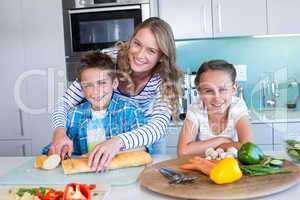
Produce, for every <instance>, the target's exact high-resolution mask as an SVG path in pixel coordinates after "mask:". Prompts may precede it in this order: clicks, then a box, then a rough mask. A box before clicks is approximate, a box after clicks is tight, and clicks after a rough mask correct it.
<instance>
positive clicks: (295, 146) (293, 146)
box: [286, 140, 300, 161]
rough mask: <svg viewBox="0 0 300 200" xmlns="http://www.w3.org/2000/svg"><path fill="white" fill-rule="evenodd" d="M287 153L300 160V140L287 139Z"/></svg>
mask: <svg viewBox="0 0 300 200" xmlns="http://www.w3.org/2000/svg"><path fill="white" fill-rule="evenodd" d="M286 144H287V147H286V148H287V153H288V155H289V156H290V157H291V158H292V159H293V160H294V161H299V160H300V141H297V140H286Z"/></svg>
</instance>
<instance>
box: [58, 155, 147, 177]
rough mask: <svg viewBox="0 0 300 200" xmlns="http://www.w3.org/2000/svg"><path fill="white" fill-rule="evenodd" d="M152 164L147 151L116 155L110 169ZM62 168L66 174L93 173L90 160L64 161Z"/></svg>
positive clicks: (85, 158) (83, 158) (84, 158)
mask: <svg viewBox="0 0 300 200" xmlns="http://www.w3.org/2000/svg"><path fill="white" fill-rule="evenodd" d="M151 162H152V158H151V156H150V154H148V153H147V152H145V151H131V152H124V153H120V154H118V155H116V156H115V157H114V158H113V159H112V161H111V163H110V165H109V166H108V169H109V170H111V169H119V168H126V167H135V166H140V165H145V164H148V163H151ZM62 166H63V170H64V174H76V173H82V172H93V171H94V170H92V169H91V168H90V167H89V166H88V158H87V157H82V158H76V159H67V160H63V161H62Z"/></svg>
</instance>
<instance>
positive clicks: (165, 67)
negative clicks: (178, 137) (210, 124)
mask: <svg viewBox="0 0 300 200" xmlns="http://www.w3.org/2000/svg"><path fill="white" fill-rule="evenodd" d="M144 28H149V29H150V30H151V31H152V33H153V34H154V36H155V38H156V41H157V43H158V46H159V48H160V50H161V52H162V56H161V58H160V61H159V62H157V64H156V66H155V67H154V68H153V70H152V75H153V74H155V73H158V74H159V75H160V78H161V79H162V82H161V85H160V92H161V94H162V97H163V99H165V100H167V101H168V103H169V104H170V105H171V107H172V111H173V112H172V117H173V118H174V119H177V116H178V112H179V102H178V101H179V97H180V95H181V89H180V84H181V83H180V81H179V80H180V79H181V78H182V72H181V70H180V69H179V67H178V66H177V65H176V47H175V41H174V35H173V32H172V29H171V27H170V25H169V24H168V23H167V22H165V21H164V20H162V19H160V18H158V17H150V18H148V19H147V20H145V21H144V22H143V23H141V24H140V25H139V26H137V28H136V29H135V32H134V34H133V35H132V37H131V39H132V38H134V37H135V35H136V34H137V32H138V31H139V30H141V29H144ZM129 43H130V41H129V42H127V43H123V44H121V45H120V48H121V49H120V52H119V54H118V58H117V65H118V69H119V70H120V71H121V73H122V74H129V75H130V74H131V73H132V70H131V68H130V64H129V59H128V50H129ZM120 79H121V78H120ZM127 86H128V87H127V88H128V91H132V90H133V91H134V87H135V86H134V85H133V83H132V82H128V84H127Z"/></svg>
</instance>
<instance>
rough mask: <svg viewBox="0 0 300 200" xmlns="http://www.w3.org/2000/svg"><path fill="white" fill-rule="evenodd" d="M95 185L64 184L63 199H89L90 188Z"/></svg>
mask: <svg viewBox="0 0 300 200" xmlns="http://www.w3.org/2000/svg"><path fill="white" fill-rule="evenodd" d="M95 188H96V185H86V184H77V183H70V184H68V185H66V187H65V191H64V197H63V200H91V190H93V189H95Z"/></svg>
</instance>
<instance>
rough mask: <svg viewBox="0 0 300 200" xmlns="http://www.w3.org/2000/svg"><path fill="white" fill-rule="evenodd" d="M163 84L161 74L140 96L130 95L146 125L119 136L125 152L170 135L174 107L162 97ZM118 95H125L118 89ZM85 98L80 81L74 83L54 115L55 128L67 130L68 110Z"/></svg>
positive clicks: (60, 101)
mask: <svg viewBox="0 0 300 200" xmlns="http://www.w3.org/2000/svg"><path fill="white" fill-rule="evenodd" d="M160 84H161V78H160V76H159V74H154V75H153V76H152V77H151V79H150V80H149V81H148V82H147V84H146V85H145V87H144V88H143V90H142V91H141V92H140V93H139V94H137V95H135V96H128V97H129V98H130V99H132V100H133V101H135V102H136V103H138V104H139V105H140V107H141V109H142V110H143V112H144V114H145V120H146V123H147V124H146V125H144V126H141V127H139V128H137V129H135V130H132V131H130V132H126V133H122V134H120V135H118V136H117V137H120V138H121V139H122V141H123V143H124V145H125V149H131V148H136V147H141V146H145V145H150V144H153V143H155V142H157V141H158V140H159V139H160V138H162V137H163V136H164V135H165V134H166V133H167V127H168V125H169V122H170V118H171V107H170V105H169V104H168V103H167V102H166V101H165V100H163V99H162V97H161V93H160V90H159V88H160ZM116 93H118V94H120V95H124V96H126V95H125V94H123V93H121V92H120V91H119V90H117V91H116ZM83 99H84V95H83V93H82V92H81V87H80V84H79V82H78V81H74V82H73V83H72V84H71V85H70V87H69V88H68V89H67V91H66V92H65V94H64V96H63V97H61V98H60V99H59V101H58V103H57V105H56V107H55V110H54V112H53V114H52V123H53V127H54V128H58V127H65V124H66V119H67V113H68V111H69V110H70V108H72V107H74V106H75V105H78V104H79V103H81V101H82V100H83Z"/></svg>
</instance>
